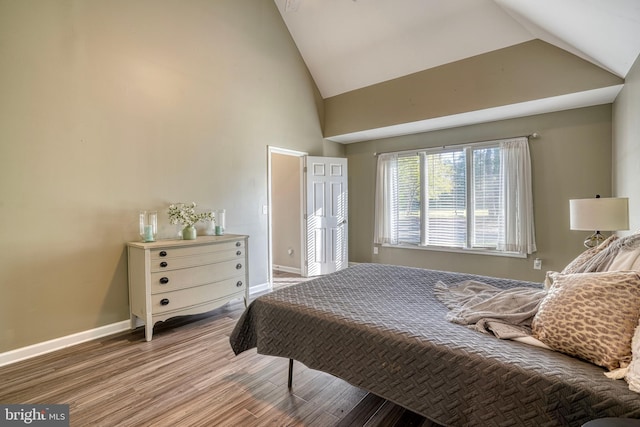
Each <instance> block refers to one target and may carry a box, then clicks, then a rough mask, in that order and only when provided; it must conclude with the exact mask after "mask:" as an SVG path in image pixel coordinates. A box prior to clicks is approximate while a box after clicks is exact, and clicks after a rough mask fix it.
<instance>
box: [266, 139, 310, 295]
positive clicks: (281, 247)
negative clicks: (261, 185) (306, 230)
mask: <svg viewBox="0 0 640 427" xmlns="http://www.w3.org/2000/svg"><path fill="white" fill-rule="evenodd" d="M306 155H307V153H304V152H301V151H294V150H288V149H283V148H278V147H268V162H267V174H268V190H267V203H268V206H269V209H268V219H267V223H268V240H269V241H268V263H267V266H268V269H269V271H268V277H269V287H271V288H272V287H273V283H274V278H273V272H274V270H276V271H280V272H284V273H292V274H296V275H302V263H303V255H304V254H303V253H302V248H303V234H302V233H303V224H302V217H303V214H302V211H303V199H304V198H303V176H302V167H303V162H304V157H305V156H306Z"/></svg>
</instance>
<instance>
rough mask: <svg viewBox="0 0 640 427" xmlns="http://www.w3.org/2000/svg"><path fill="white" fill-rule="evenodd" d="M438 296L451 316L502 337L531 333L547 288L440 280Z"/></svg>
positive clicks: (436, 294) (464, 323)
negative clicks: (497, 285)
mask: <svg viewBox="0 0 640 427" xmlns="http://www.w3.org/2000/svg"><path fill="white" fill-rule="evenodd" d="M434 293H435V296H436V298H437V299H438V300H439V301H441V302H442V303H443V304H444V305H445V306H446V307H447V308H448V309H449V310H451V311H450V312H449V313H448V314H447V320H449V321H451V322H453V323H457V324H460V325H468V326H470V327H472V328H474V329H476V330H478V331H480V332H483V333H486V334H493V335H495V336H496V337H498V338H501V339H514V338H519V337H527V336H531V321H532V320H533V317H534V316H535V315H536V313H537V312H538V307H539V306H540V303H541V302H542V299H543V298H544V296H545V294H546V291H545V290H544V289H536V288H526V287H518V288H512V289H500V288H497V287H495V286H491V285H488V284H486V283H481V282H476V281H473V280H467V281H464V282H460V283H455V284H452V285H447V284H445V283H443V282H437V283H436V285H435V287H434Z"/></svg>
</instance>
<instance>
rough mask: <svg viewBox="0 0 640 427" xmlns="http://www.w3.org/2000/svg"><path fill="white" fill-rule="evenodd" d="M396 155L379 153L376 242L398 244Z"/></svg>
mask: <svg viewBox="0 0 640 427" xmlns="http://www.w3.org/2000/svg"><path fill="white" fill-rule="evenodd" d="M397 185H398V155H397V154H395V153H386V154H380V155H379V156H378V169H377V174H376V199H375V229H374V235H373V242H374V243H376V244H380V245H381V244H384V243H389V244H392V245H396V244H398V232H397V229H398V228H397V221H398V217H397V215H398V209H397V206H398V203H397V198H398V189H397Z"/></svg>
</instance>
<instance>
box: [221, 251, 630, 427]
mask: <svg viewBox="0 0 640 427" xmlns="http://www.w3.org/2000/svg"><path fill="white" fill-rule="evenodd" d="M464 280H476V281H480V282H484V283H487V284H490V285H494V286H497V287H500V288H505V289H506V288H511V287H518V286H532V287H540V288H541V287H542V284H540V283H532V282H523V281H514V280H508V279H500V278H493V277H485V276H478V275H470V274H461V273H451V272H444V271H435V270H425V269H418V268H410V267H400V266H390V265H382V264H358V265H355V266H352V267H349V268H347V269H344V270H341V271H339V272H336V273H332V274H329V275H326V276H322V277H319V278H317V279H314V280H312V281H309V282H306V283H301V284H299V285H295V286H291V287H288V288H284V289H280V290H277V291H275V292H272V293H270V294H267V295H264V296H261V297H259V298H257V299H256V300H255V301H253V302H252V303H251V304H250V305H249V307H248V308H247V309H246V310H245V312H244V313H243V314H242V316H241V318H240V319H239V321H238V323H237V325H236V327H235V328H234V330H233V332H232V334H231V336H230V343H231V347H232V348H233V351H234V352H235V353H236V354H239V353H241V352H243V351H245V350H248V349H250V348H254V347H257V351H258V353H260V354H266V355H272V356H280V357H285V358H291V359H294V360H297V361H300V362H302V363H304V364H305V365H306V366H308V367H309V368H312V369H316V370H320V371H324V372H328V373H330V374H332V375H335V376H336V377H339V378H342V379H344V380H345V381H347V382H349V383H351V384H353V385H355V386H357V387H360V388H362V389H365V390H368V391H370V392H372V393H374V394H376V395H378V396H381V397H383V398H385V399H387V400H389V401H392V402H394V403H396V404H399V405H401V406H403V407H405V408H407V409H410V410H412V411H414V412H417V413H419V414H421V415H423V416H425V417H427V418H428V419H430V420H432V421H434V422H436V423H438V424H441V425H444V426H580V425H582V424H583V423H584V422H586V421H589V420H592V419H596V418H602V417H632V418H639V417H640V395H639V394H636V393H634V392H631V391H630V390H629V389H628V387H627V384H626V383H625V382H624V381H622V380H611V379H609V378H607V377H605V376H604V374H603V373H604V369H602V368H600V367H598V366H595V365H592V364H590V363H588V362H584V361H582V360H579V359H576V358H573V357H570V356H567V355H564V354H561V353H558V352H554V351H550V350H547V349H543V348H538V347H534V346H530V345H527V344H524V343H520V342H514V341H508V340H500V339H497V338H495V337H493V336H490V335H486V334H482V333H480V332H477V331H475V330H472V329H470V328H468V327H465V326H461V325H456V324H453V323H450V322H448V321H447V320H446V319H445V316H446V313H447V309H446V308H445V307H444V305H442V303H440V302H439V301H438V300H436V299H435V297H434V294H433V286H434V285H435V283H436V282H437V281H442V282H444V283H446V284H453V283H458V282H461V281H464ZM294 388H295V383H294Z"/></svg>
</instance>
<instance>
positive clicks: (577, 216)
mask: <svg viewBox="0 0 640 427" xmlns="http://www.w3.org/2000/svg"><path fill="white" fill-rule="evenodd" d="M569 214H570V217H571V221H570V224H571V225H570V227H571V229H572V230H588V231H617V230H628V229H629V199H628V198H626V197H608V198H605V197H602V198H595V199H572V200H569Z"/></svg>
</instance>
